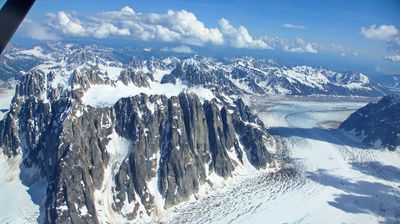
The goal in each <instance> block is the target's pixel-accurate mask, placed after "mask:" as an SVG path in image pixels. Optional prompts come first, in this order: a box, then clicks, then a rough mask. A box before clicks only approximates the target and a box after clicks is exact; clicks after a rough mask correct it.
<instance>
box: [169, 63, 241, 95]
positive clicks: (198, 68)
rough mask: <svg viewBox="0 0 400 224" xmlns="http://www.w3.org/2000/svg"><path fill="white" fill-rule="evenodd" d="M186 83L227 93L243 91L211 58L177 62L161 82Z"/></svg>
mask: <svg viewBox="0 0 400 224" xmlns="http://www.w3.org/2000/svg"><path fill="white" fill-rule="evenodd" d="M178 80H179V81H180V82H183V83H186V84H187V85H188V86H198V85H201V86H205V87H207V88H213V89H218V90H219V91H224V92H229V93H236V94H239V93H244V92H245V91H243V90H241V89H240V88H238V87H237V86H236V85H235V84H233V82H232V81H231V80H229V79H228V77H227V73H226V71H225V70H223V69H219V68H218V67H215V64H214V62H213V61H212V60H211V59H207V58H206V59H193V58H189V59H186V60H183V61H182V62H181V63H179V64H178V65H177V66H176V68H175V69H174V70H172V71H171V73H170V74H168V75H165V76H164V77H163V78H162V80H161V83H173V84H176V83H177V81H178Z"/></svg>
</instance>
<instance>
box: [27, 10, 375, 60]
mask: <svg viewBox="0 0 400 224" xmlns="http://www.w3.org/2000/svg"><path fill="white" fill-rule="evenodd" d="M46 16H47V20H46V21H44V22H43V23H35V24H36V25H35V26H32V29H30V30H29V32H27V33H28V35H30V36H31V37H32V38H35V39H41V40H56V39H59V38H60V37H87V38H99V39H102V38H109V37H124V38H127V39H134V40H139V41H156V42H166V43H170V44H174V45H177V46H178V47H175V48H169V49H168V50H169V51H174V52H179V53H192V52H193V51H192V49H191V48H190V47H189V46H204V45H218V46H219V45H225V46H231V47H234V48H239V49H264V50H265V49H274V48H280V49H282V50H284V51H287V52H292V53H318V51H319V50H326V49H328V48H327V47H324V46H323V45H322V44H318V43H315V42H306V41H304V40H303V39H301V38H296V39H294V40H288V39H283V38H279V37H266V36H264V37H255V36H253V35H251V34H250V32H249V31H248V30H247V28H246V27H244V26H234V25H232V24H231V23H230V22H229V21H228V20H227V19H224V18H222V19H220V20H219V21H218V23H219V26H218V27H207V26H206V25H205V24H204V23H203V22H202V21H200V20H199V19H198V18H197V17H196V15H195V14H193V13H192V12H189V11H186V10H180V11H172V10H168V11H167V12H166V13H140V12H136V11H135V10H133V9H132V8H130V7H128V6H126V7H124V8H122V9H120V10H115V11H106V12H101V13H96V14H89V15H88V14H78V13H74V12H66V11H60V12H57V13H48V14H46ZM283 26H284V27H287V28H292V29H306V27H304V26H301V25H295V24H283ZM373 28H376V27H373ZM331 48H333V47H331ZM334 51H340V52H344V53H345V54H349V51H344V48H343V49H340V50H338V49H336V50H334Z"/></svg>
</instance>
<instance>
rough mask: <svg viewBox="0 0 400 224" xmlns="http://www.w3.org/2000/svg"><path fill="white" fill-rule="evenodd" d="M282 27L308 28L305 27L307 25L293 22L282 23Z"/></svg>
mask: <svg viewBox="0 0 400 224" xmlns="http://www.w3.org/2000/svg"><path fill="white" fill-rule="evenodd" d="M282 27H285V28H288V29H297V30H305V29H307V27H305V26H302V25H296V24H291V23H285V24H282Z"/></svg>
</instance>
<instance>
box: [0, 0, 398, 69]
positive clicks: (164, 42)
mask: <svg viewBox="0 0 400 224" xmlns="http://www.w3.org/2000/svg"><path fill="white" fill-rule="evenodd" d="M0 2H1V3H4V2H5V1H4V0H1V1H0ZM122 9H124V10H122ZM183 10H185V11H183ZM168 11H169V13H168ZM193 16H194V18H193ZM185 21H186V22H185ZM105 24H106V25H105ZM99 27H101V28H99ZM25 39H35V40H37V41H59V40H65V41H71V40H73V41H80V40H85V41H86V42H87V41H88V40H89V42H90V40H93V41H95V42H96V43H102V42H104V43H106V44H111V45H112V44H117V43H119V44H121V43H126V45H129V46H132V45H134V46H143V47H151V46H157V47H158V48H160V49H163V50H166V51H180V52H181V53H188V54H191V53H198V54H211V55H212V56H221V57H223V56H225V55H227V56H229V55H255V56H258V57H268V58H274V59H278V60H279V61H281V62H283V63H286V64H302V63H304V64H311V65H321V66H327V67H332V68H334V69H340V70H342V69H352V70H359V71H362V72H366V73H369V74H372V75H374V74H392V73H400V1H398V0H385V1H379V0H376V1H372V0H353V1H349V0H347V1H343V0H336V1H317V0H297V1H288V0H280V1H278V0H271V1H266V0H264V1H262V0H257V1H250V0H247V1H244V0H230V1H215V0H214V1H209V0H194V1H183V0H177V1H174V0H169V1H165V0H130V1H122V0H112V1H109V0H108V1H106V0H97V1H90V0H88V1H78V0H68V1H61V0H39V1H37V2H36V4H35V6H34V7H33V9H32V10H31V12H30V14H29V15H28V18H27V20H26V21H25V22H24V24H23V26H22V27H21V29H20V30H19V32H18V33H17V35H16V37H15V38H14V39H13V41H14V42H18V41H20V42H22V41H23V40H25ZM388 48H390V49H388Z"/></svg>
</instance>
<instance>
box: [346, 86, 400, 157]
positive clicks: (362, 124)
mask: <svg viewBox="0 0 400 224" xmlns="http://www.w3.org/2000/svg"><path fill="white" fill-rule="evenodd" d="M340 128H341V129H343V130H346V131H349V132H351V134H353V135H355V136H356V137H359V138H360V139H361V141H362V142H363V143H365V144H367V145H376V146H378V147H380V146H383V147H387V148H389V149H392V150H394V149H396V148H399V147H400V95H396V94H395V95H388V96H385V97H383V98H382V99H381V100H380V101H379V102H377V103H369V104H368V105H366V106H365V107H363V108H361V109H359V110H357V111H356V112H354V113H353V114H352V115H351V116H350V117H349V118H348V119H347V120H345V121H344V122H343V123H342V124H341V125H340Z"/></svg>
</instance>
